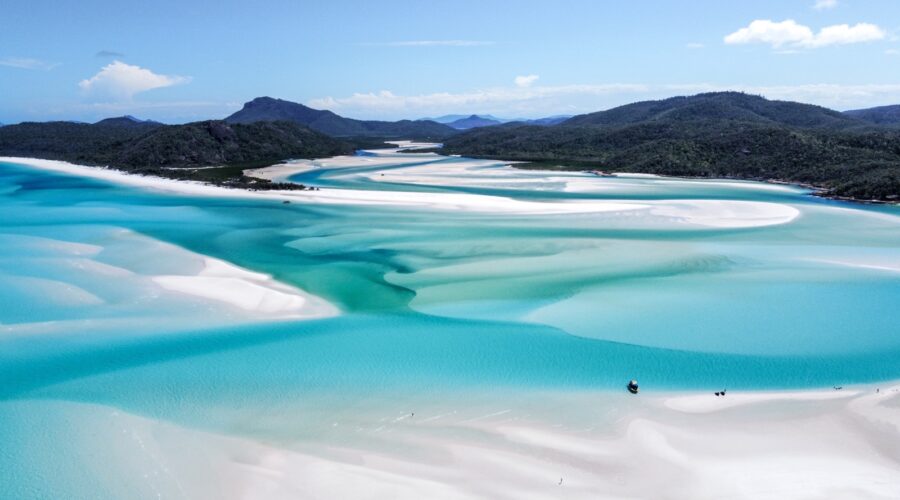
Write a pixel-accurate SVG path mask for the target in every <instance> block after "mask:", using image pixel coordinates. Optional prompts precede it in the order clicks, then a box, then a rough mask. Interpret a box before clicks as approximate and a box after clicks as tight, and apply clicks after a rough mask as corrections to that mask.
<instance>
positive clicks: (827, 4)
mask: <svg viewBox="0 0 900 500" xmlns="http://www.w3.org/2000/svg"><path fill="white" fill-rule="evenodd" d="M837 4H838V0H816V3H815V4H813V8H814V9H816V10H828V9H833V8H835V7H837Z"/></svg>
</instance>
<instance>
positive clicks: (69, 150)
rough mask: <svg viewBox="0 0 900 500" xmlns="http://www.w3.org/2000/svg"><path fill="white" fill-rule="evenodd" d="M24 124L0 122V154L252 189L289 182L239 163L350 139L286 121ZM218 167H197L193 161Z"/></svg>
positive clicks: (336, 150) (329, 149) (316, 154)
mask: <svg viewBox="0 0 900 500" xmlns="http://www.w3.org/2000/svg"><path fill="white" fill-rule="evenodd" d="M141 123H143V124H144V125H140V124H137V123H133V124H130V125H129V124H128V123H126V122H123V121H121V120H116V121H114V122H109V121H106V120H104V121H101V122H98V123H96V124H86V123H72V122H47V123H22V124H19V125H7V126H5V127H2V128H0V156H21V157H32V158H46V159H52V160H66V161H70V162H73V163H77V164H85V165H109V166H111V167H114V168H117V169H122V170H129V171H135V172H140V173H144V174H148V173H149V174H154V175H161V176H165V177H176V178H181V179H195V180H202V181H208V182H214V183H217V184H226V185H231V186H237V187H252V188H254V189H264V188H279V189H295V188H298V186H295V185H285V184H272V183H267V182H265V181H260V180H258V179H249V178H246V177H244V176H243V168H244V167H247V166H262V165H270V164H273V163H277V162H279V161H282V160H285V159H289V158H321V157H329V156H334V155H340V154H351V153H352V152H353V151H354V150H355V145H354V144H351V143H349V142H346V141H342V140H339V139H334V138H332V137H329V136H327V135H325V134H322V133H320V132H316V131H314V130H310V129H309V128H307V127H303V126H301V125H298V124H296V123H292V122H260V123H252V124H228V123H225V122H224V121H221V120H213V121H205V122H195V123H188V124H185V125H161V124H147V122H141ZM208 166H214V167H220V168H215V169H199V170H198V169H195V168H194V167H208Z"/></svg>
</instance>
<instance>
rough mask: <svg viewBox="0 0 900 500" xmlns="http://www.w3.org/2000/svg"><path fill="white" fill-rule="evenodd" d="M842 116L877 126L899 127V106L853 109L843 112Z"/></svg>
mask: <svg viewBox="0 0 900 500" xmlns="http://www.w3.org/2000/svg"><path fill="white" fill-rule="evenodd" d="M844 114H845V115H848V116H851V117H853V118H856V119H859V120H864V121H867V122H869V123H874V124H877V125H900V104H895V105H893V106H879V107H877V108H868V109H854V110H851V111H845V112H844Z"/></svg>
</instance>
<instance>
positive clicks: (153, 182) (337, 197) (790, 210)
mask: <svg viewBox="0 0 900 500" xmlns="http://www.w3.org/2000/svg"><path fill="white" fill-rule="evenodd" d="M341 158H345V157H337V158H336V159H332V161H340V160H341ZM346 158H355V157H346ZM383 160H384V161H385V162H388V161H394V159H383ZM0 161H4V162H10V163H17V164H21V165H26V166H31V167H34V168H40V169H45V170H51V171H55V172H59V173H64V174H69V175H78V176H84V177H90V178H95V179H101V180H104V181H107V182H113V183H118V184H123V185H128V186H134V187H141V188H146V189H152V190H158V191H164V192H170V193H175V194H183V195H194V196H219V197H244V198H255V199H270V200H278V201H288V202H301V203H322V204H350V205H384V206H393V207H407V208H412V207H415V208H423V209H435V210H463V211H470V212H480V213H496V214H509V215H563V214H591V213H628V212H631V213H635V214H637V213H640V212H645V215H648V214H649V215H651V216H653V217H656V220H657V221H658V223H659V224H668V225H671V224H684V225H685V226H686V227H691V226H693V227H713V228H722V227H735V228H743V227H760V226H768V225H773V224H784V223H787V222H790V221H791V220H793V219H795V218H796V217H798V216H799V215H800V212H799V211H798V210H797V209H796V208H794V207H791V206H788V205H784V204H778V203H768V202H754V201H718V200H699V199H698V200H673V201H668V200H659V201H652V202H649V201H644V200H642V201H627V200H622V201H619V200H572V201H526V200H517V199H513V198H507V197H501V196H489V195H479V194H469V193H449V192H448V193H431V192H417V191H388V190H362V189H331V188H329V189H324V190H315V191H274V190H273V191H265V192H257V191H249V190H243V189H228V188H224V187H220V186H214V185H210V184H203V183H200V182H195V181H179V180H173V179H167V178H160V177H152V176H140V175H133V174H129V173H126V172H122V171H118V170H114V169H109V168H98V167H87V166H81V165H74V164H71V163H68V162H63V161H56V160H41V159H34V158H15V157H0ZM276 168H278V166H273V167H269V168H268V169H267V170H268V175H270V176H272V177H273V178H283V177H284V174H279V173H276V172H277V170H275V169H276ZM282 168H286V169H289V170H293V169H295V168H297V167H294V166H291V165H290V164H288V165H287V166H284V167H282Z"/></svg>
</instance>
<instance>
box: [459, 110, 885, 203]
mask: <svg viewBox="0 0 900 500" xmlns="http://www.w3.org/2000/svg"><path fill="white" fill-rule="evenodd" d="M444 152H445V153H447V154H461V155H466V156H475V157H489V158H498V159H506V160H526V161H539V162H550V163H553V165H552V166H554V167H558V168H568V169H573V170H578V169H585V168H600V169H603V170H612V171H620V172H645V173H655V174H661V175H676V176H699V177H735V178H743V179H773V180H782V181H787V182H799V183H807V184H812V185H816V186H819V187H822V188H825V189H828V190H830V192H831V194H833V195H835V196H844V197H850V198H855V199H865V200H870V199H872V200H896V199H897V198H898V194H900V130H898V129H896V128H888V127H877V126H875V125H873V124H871V123H867V122H864V121H862V120H858V119H857V118H854V117H852V116H844V115H843V114H842V113H839V112H837V111H832V110H828V109H826V108H821V107H818V106H809V105H805V104H800V103H786V102H778V101H768V100H766V99H763V98H761V97H757V96H748V95H746V94H740V93H733V92H727V93H718V94H701V95H698V96H692V97H682V98H673V99H666V100H662V101H648V102H643V103H635V104H632V105H627V106H622V107H619V108H615V109H612V110H609V111H604V112H600V113H592V114H588V115H581V116H576V117H573V118H572V119H570V120H567V121H565V122H563V123H561V124H559V125H555V126H551V127H538V126H527V125H501V126H496V127H489V128H480V129H474V130H471V131H467V132H464V133H461V134H458V135H456V136H453V137H450V138H448V139H446V140H445V141H444ZM559 165H561V166H559ZM542 166H544V167H545V168H546V167H547V165H546V164H544V165H542Z"/></svg>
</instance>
